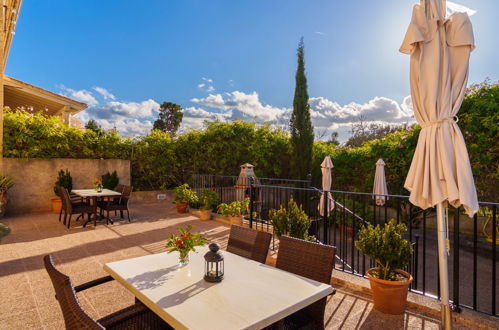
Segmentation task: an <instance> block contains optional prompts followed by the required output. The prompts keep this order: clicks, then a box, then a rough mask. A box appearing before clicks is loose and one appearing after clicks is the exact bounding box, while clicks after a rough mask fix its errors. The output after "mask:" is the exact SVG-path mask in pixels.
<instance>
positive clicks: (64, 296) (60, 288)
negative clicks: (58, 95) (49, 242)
mask: <svg viewBox="0 0 499 330" xmlns="http://www.w3.org/2000/svg"><path fill="white" fill-rule="evenodd" d="M43 262H44V263H45V269H46V270H47V272H48V274H49V276H50V279H51V280H52V285H53V286H54V290H55V297H56V299H57V301H59V305H60V306H61V310H62V314H63V316H64V322H65V323H66V329H89V330H94V329H95V330H98V329H104V328H103V327H102V326H101V325H100V324H99V323H97V322H96V321H95V320H93V319H92V318H91V317H90V316H89V315H88V314H87V313H85V311H84V310H83V309H82V308H81V306H80V303H79V301H78V297H77V296H76V293H75V291H74V288H73V285H72V283H71V280H70V279H69V277H68V276H67V275H65V274H63V273H61V272H60V271H59V270H57V268H55V266H54V263H53V262H52V257H51V256H50V255H46V256H45V257H43Z"/></svg>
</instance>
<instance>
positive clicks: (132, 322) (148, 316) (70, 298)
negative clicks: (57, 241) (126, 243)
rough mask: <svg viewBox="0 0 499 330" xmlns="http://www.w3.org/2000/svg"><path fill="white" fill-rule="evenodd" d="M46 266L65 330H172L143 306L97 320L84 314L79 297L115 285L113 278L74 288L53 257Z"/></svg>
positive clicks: (44, 258) (48, 256)
mask: <svg viewBox="0 0 499 330" xmlns="http://www.w3.org/2000/svg"><path fill="white" fill-rule="evenodd" d="M43 262H44V263H45V269H46V270H47V272H48V274H49V276H50V279H51V280H52V284H53V286H54V289H55V298H56V299H57V301H58V302H59V305H60V307H61V310H62V314H63V316H64V322H65V324H66V329H89V330H90V329H91V330H93V329H96V330H97V329H137V330H138V329H150V330H155V329H173V328H172V327H170V326H169V325H168V324H167V323H166V322H165V321H163V320H162V319H161V318H160V317H159V316H157V315H156V314H154V313H153V312H152V311H151V310H149V309H148V308H147V307H146V306H145V305H143V304H142V303H141V302H136V303H135V304H134V305H131V306H129V307H127V308H125V309H122V310H119V311H117V312H115V313H113V314H110V315H108V316H105V317H103V318H101V319H98V320H94V319H93V318H91V317H90V316H89V315H88V314H87V313H86V312H85V311H84V310H83V308H82V307H81V305H80V302H79V300H78V297H77V295H76V293H77V292H80V291H83V290H86V289H89V288H92V287H94V286H96V285H99V284H103V283H106V282H109V281H112V280H113V278H112V277H111V276H105V277H102V278H99V279H96V280H93V281H90V282H87V283H84V284H81V285H77V286H75V287H73V285H72V283H71V279H70V278H69V277H68V276H67V275H65V274H63V273H61V272H60V271H59V270H58V269H57V268H56V267H55V266H54V263H53V261H52V256H51V255H46V256H45V257H43Z"/></svg>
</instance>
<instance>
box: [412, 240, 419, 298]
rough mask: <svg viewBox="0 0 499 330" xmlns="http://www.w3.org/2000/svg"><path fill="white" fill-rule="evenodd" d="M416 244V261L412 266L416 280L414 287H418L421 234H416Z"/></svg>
mask: <svg viewBox="0 0 499 330" xmlns="http://www.w3.org/2000/svg"><path fill="white" fill-rule="evenodd" d="M415 237H416V244H415V245H416V246H415V251H414V262H413V266H412V273H413V274H414V281H412V288H413V289H415V290H417V289H418V264H419V235H418V234H416V235H415Z"/></svg>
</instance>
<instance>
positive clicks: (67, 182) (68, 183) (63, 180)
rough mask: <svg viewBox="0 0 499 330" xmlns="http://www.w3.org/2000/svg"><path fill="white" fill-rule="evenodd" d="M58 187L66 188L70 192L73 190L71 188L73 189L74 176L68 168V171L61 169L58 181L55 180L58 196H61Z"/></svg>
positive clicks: (55, 190) (55, 189)
mask: <svg viewBox="0 0 499 330" xmlns="http://www.w3.org/2000/svg"><path fill="white" fill-rule="evenodd" d="M57 187H63V188H66V189H67V190H68V192H71V190H72V189H73V178H72V177H71V173H69V170H68V169H66V171H64V170H60V171H59V173H58V175H57V181H56V182H55V186H54V192H55V194H56V195H57V196H59V191H58V190H57ZM59 197H62V196H59Z"/></svg>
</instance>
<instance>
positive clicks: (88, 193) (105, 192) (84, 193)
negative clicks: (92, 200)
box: [71, 189, 121, 197]
mask: <svg viewBox="0 0 499 330" xmlns="http://www.w3.org/2000/svg"><path fill="white" fill-rule="evenodd" d="M71 192H72V193H74V194H76V195H78V196H81V197H109V196H121V194H120V193H119V192H117V191H114V190H110V189H102V192H97V190H95V189H73V190H71Z"/></svg>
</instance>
